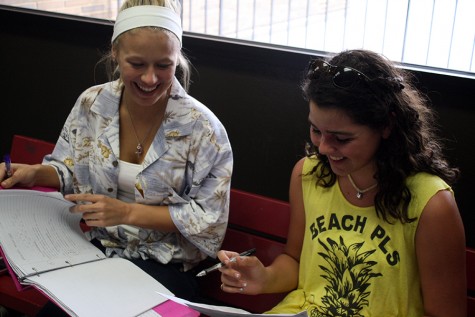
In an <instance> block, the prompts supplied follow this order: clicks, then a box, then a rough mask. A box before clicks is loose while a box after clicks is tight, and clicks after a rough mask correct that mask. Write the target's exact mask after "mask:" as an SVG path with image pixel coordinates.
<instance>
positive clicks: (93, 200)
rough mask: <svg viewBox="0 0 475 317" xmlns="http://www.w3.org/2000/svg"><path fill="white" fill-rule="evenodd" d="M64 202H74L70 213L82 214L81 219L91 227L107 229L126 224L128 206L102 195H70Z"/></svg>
mask: <svg viewBox="0 0 475 317" xmlns="http://www.w3.org/2000/svg"><path fill="white" fill-rule="evenodd" d="M64 198H65V199H66V200H69V201H72V202H76V203H77V205H75V206H73V207H71V208H70V212H74V213H82V218H83V219H84V220H85V221H86V224H87V225H88V226H91V227H107V226H115V225H119V224H124V223H127V221H126V219H127V215H128V214H129V212H130V205H129V204H127V203H125V202H122V201H120V200H118V199H115V198H111V197H108V196H104V195H94V194H70V195H66V196H64Z"/></svg>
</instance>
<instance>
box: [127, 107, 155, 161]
mask: <svg viewBox="0 0 475 317" xmlns="http://www.w3.org/2000/svg"><path fill="white" fill-rule="evenodd" d="M125 109H126V110H127V113H128V115H129V119H130V123H132V128H133V129H134V134H135V138H136V139H137V147H136V149H137V151H135V154H137V157H139V156H140V155H142V153H143V144H144V142H145V140H147V138H148V136H149V135H150V132H152V130H153V128H154V127H155V125H156V124H152V126H151V127H150V129H149V130H148V132H147V134H146V135H145V137H144V138H143V139H142V141H140V139H139V136H138V135H137V130H136V129H135V124H134V120H132V115H131V114H130V111H129V105H128V104H127V103H126V104H125Z"/></svg>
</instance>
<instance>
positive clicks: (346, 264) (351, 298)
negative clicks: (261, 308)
mask: <svg viewBox="0 0 475 317" xmlns="http://www.w3.org/2000/svg"><path fill="white" fill-rule="evenodd" d="M302 89H303V93H304V96H305V98H306V99H307V100H308V102H309V116H308V120H309V125H310V138H311V141H312V145H311V146H309V147H308V148H307V156H306V157H305V158H303V159H301V160H300V161H299V162H298V163H297V164H296V165H295V167H294V170H293V172H292V176H291V182H290V205H291V219H290V225H289V233H288V240H287V244H286V247H285V250H284V252H283V253H282V254H281V255H279V256H278V257H277V258H276V259H275V260H274V262H273V263H272V264H271V265H270V266H267V267H265V266H264V265H263V264H262V263H261V262H260V261H259V260H258V258H257V257H254V256H253V257H238V259H237V261H236V262H235V263H232V262H230V259H231V258H232V257H234V256H237V253H235V252H231V251H224V250H222V251H220V252H219V253H218V255H219V258H220V260H221V261H222V262H223V263H225V264H226V266H224V267H223V268H222V269H221V272H222V275H221V281H222V285H221V288H222V289H223V291H225V292H230V293H244V294H260V293H275V292H289V291H290V293H289V294H288V295H287V296H286V298H285V299H284V300H283V301H282V302H280V303H279V304H278V305H277V306H275V307H274V308H273V309H272V310H271V311H269V312H268V313H297V312H300V311H302V310H307V312H308V314H309V316H452V317H453V316H465V315H466V294H465V292H466V285H465V283H466V282H465V280H466V276H465V234H464V229H463V224H462V220H461V217H460V214H459V211H458V207H457V204H456V201H455V198H454V193H453V191H452V189H451V186H452V185H453V184H454V182H455V181H456V179H457V177H458V175H459V170H458V169H457V168H453V167H451V166H450V164H449V163H448V161H447V159H446V158H445V157H444V155H443V153H442V141H441V139H440V138H438V137H437V134H436V132H437V131H436V129H435V127H436V120H435V115H434V113H433V112H432V110H431V108H430V107H429V105H428V102H427V100H426V99H425V98H424V96H423V95H422V94H421V93H420V92H419V91H417V90H416V89H415V88H414V86H413V85H412V84H411V82H410V78H409V75H408V74H407V73H405V72H404V71H403V70H401V69H400V68H397V67H396V66H395V65H393V64H392V63H391V62H390V61H388V60H387V59H386V58H384V57H383V56H381V55H379V54H376V53H374V52H371V51H366V50H350V51H344V52H341V53H340V54H337V55H335V56H334V57H333V58H331V59H329V60H323V59H315V60H312V61H311V62H310V64H309V68H308V71H307V73H306V76H305V79H304V81H303V84H302Z"/></svg>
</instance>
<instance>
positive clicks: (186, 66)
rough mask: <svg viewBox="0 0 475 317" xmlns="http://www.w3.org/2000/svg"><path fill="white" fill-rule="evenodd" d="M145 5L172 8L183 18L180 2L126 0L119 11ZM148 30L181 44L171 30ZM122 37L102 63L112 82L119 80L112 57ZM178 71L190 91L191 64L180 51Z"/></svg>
mask: <svg viewBox="0 0 475 317" xmlns="http://www.w3.org/2000/svg"><path fill="white" fill-rule="evenodd" d="M143 5H153V6H161V7H166V8H170V9H172V10H173V11H175V12H176V13H177V14H178V15H179V16H181V4H180V1H178V0H126V1H125V2H124V3H123V4H122V6H121V7H120V9H119V12H120V11H122V10H125V9H128V8H132V7H136V6H143ZM147 28H151V29H157V30H160V31H162V32H165V33H167V34H169V35H171V37H172V38H173V39H174V40H176V41H177V42H179V40H178V39H177V38H176V36H175V35H173V33H172V32H170V31H169V30H166V29H163V28H158V27H154V26H147ZM131 31H133V30H130V31H128V32H131ZM120 38H121V36H120V35H119V36H118V37H117V38H116V39H115V40H114V42H113V43H112V46H111V49H110V51H109V53H107V54H106V55H105V56H104V57H103V58H102V59H101V61H104V62H105V63H106V68H107V69H108V72H109V79H110V80H115V79H117V78H119V75H120V73H119V68H118V65H117V62H116V61H115V60H114V58H113V57H112V51H113V50H114V49H115V48H117V46H118V45H119V42H120ZM177 71H178V72H179V74H178V75H177V77H178V80H180V82H181V84H182V86H183V88H184V89H185V90H186V91H188V88H189V86H190V77H191V71H190V62H189V60H188V58H187V57H186V55H185V54H184V53H183V52H182V50H180V51H179V52H178V64H177Z"/></svg>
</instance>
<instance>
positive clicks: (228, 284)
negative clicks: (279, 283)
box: [218, 250, 266, 295]
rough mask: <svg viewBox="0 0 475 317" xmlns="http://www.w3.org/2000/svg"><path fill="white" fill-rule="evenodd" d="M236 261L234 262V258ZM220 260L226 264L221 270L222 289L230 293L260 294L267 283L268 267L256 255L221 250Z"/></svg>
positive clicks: (219, 253)
mask: <svg viewBox="0 0 475 317" xmlns="http://www.w3.org/2000/svg"><path fill="white" fill-rule="evenodd" d="M234 257H235V258H236V262H232V261H231V259H232V258H234ZM218 258H219V260H220V261H221V262H222V263H223V264H224V266H223V267H221V268H220V269H219V271H220V272H221V283H222V284H221V290H223V291H224V292H228V293H241V294H248V295H256V294H260V293H262V291H263V286H264V284H265V271H266V268H265V267H264V265H263V264H262V262H261V261H260V260H259V259H258V258H257V257H255V256H240V255H239V253H236V252H232V251H226V250H221V251H219V252H218Z"/></svg>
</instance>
